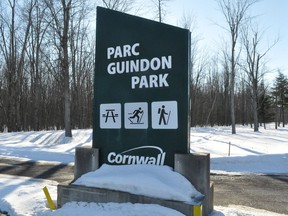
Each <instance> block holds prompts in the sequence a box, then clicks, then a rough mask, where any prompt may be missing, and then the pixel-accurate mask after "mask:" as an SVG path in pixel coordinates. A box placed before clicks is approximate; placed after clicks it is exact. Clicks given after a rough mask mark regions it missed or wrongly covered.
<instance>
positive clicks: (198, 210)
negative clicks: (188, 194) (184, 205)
mask: <svg viewBox="0 0 288 216" xmlns="http://www.w3.org/2000/svg"><path fill="white" fill-rule="evenodd" d="M193 216H202V205H200V206H193Z"/></svg>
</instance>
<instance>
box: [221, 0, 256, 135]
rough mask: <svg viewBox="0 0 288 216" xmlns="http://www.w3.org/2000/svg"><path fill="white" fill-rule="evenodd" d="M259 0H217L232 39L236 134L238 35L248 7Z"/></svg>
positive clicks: (234, 132)
mask: <svg viewBox="0 0 288 216" xmlns="http://www.w3.org/2000/svg"><path fill="white" fill-rule="evenodd" d="M257 1H258V0H235V1H231V0H217V2H218V4H219V7H220V9H221V12H222V13H223V15H224V17H225V20H226V22H227V24H228V29H226V30H227V31H228V32H229V34H230V39H231V51H230V58H229V61H230V68H229V69H230V74H231V75H230V97H231V99H230V103H231V124H232V134H236V125H235V124H236V120H235V101H234V94H235V76H236V65H237V55H236V45H237V42H238V37H239V34H240V31H241V26H242V24H243V23H245V22H246V21H247V19H249V17H248V15H247V13H248V9H249V8H251V6H252V5H253V4H255V3H256V2H257Z"/></svg>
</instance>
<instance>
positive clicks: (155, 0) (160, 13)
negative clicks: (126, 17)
mask: <svg viewBox="0 0 288 216" xmlns="http://www.w3.org/2000/svg"><path fill="white" fill-rule="evenodd" d="M169 1H171V0H151V2H152V4H153V5H154V6H153V8H156V14H157V19H158V21H159V22H163V19H164V17H165V14H166V7H167V3H168V2H169Z"/></svg>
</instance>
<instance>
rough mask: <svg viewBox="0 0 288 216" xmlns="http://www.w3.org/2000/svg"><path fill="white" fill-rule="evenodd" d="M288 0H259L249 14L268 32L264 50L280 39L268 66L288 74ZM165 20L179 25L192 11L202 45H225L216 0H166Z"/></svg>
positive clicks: (208, 48) (213, 47)
mask: <svg viewBox="0 0 288 216" xmlns="http://www.w3.org/2000/svg"><path fill="white" fill-rule="evenodd" d="M287 11H288V1H287V0H260V1H259V2H257V3H256V4H255V5H253V7H252V8H251V11H250V14H251V15H257V16H256V17H255V21H256V22H257V23H258V25H259V29H260V31H262V30H263V31H264V33H265V35H264V37H263V39H262V46H263V50H266V49H267V48H268V47H269V46H270V45H271V44H273V42H274V41H275V40H276V39H278V40H279V41H278V42H277V44H276V45H275V46H274V47H273V48H272V49H271V50H270V51H269V52H268V54H267V55H266V59H267V61H268V63H267V66H268V68H269V69H270V70H273V71H274V75H275V74H276V75H277V72H276V71H277V70H278V69H280V70H281V71H282V72H283V73H284V74H285V75H286V76H288V61H287V60H288V59H287V57H288V28H287V23H286V22H287V20H288V12H287ZM167 12H168V13H167V15H166V17H165V20H164V21H165V22H166V23H168V24H172V25H178V24H179V21H180V20H181V18H182V17H183V14H184V13H186V14H191V16H192V18H194V20H195V21H194V23H195V26H196V30H195V32H196V34H197V36H198V37H199V38H200V42H199V46H201V47H203V48H204V49H206V50H215V49H219V47H220V48H221V46H223V39H221V38H223V37H226V36H227V34H228V33H227V32H225V30H224V29H223V28H221V27H220V26H225V25H227V23H225V20H224V16H223V14H222V13H221V11H220V9H219V7H218V5H217V2H216V0H204V1H203V0H171V1H169V3H167Z"/></svg>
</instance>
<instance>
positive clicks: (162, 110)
mask: <svg viewBox="0 0 288 216" xmlns="http://www.w3.org/2000/svg"><path fill="white" fill-rule="evenodd" d="M170 113H171V111H170V112H169V113H167V112H166V111H165V105H162V108H159V109H158V114H160V118H159V125H161V124H162V123H163V124H164V125H167V124H168V122H169V118H170ZM167 115H168V116H167ZM166 116H167V119H166Z"/></svg>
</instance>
